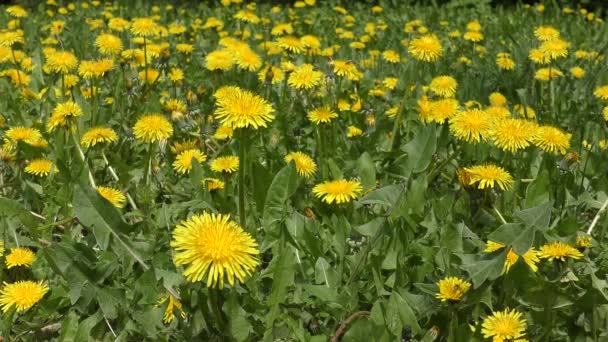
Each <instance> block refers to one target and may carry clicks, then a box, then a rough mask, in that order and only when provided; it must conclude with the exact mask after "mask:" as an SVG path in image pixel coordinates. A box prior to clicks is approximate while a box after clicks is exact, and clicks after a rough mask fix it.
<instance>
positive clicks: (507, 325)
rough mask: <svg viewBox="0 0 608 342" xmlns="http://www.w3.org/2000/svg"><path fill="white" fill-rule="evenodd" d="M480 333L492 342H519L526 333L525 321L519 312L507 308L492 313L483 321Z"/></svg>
mask: <svg viewBox="0 0 608 342" xmlns="http://www.w3.org/2000/svg"><path fill="white" fill-rule="evenodd" d="M481 333H482V334H483V337H485V338H492V341H493V342H504V341H519V338H520V337H524V335H525V333H526V320H525V319H524V318H523V317H522V314H521V313H520V312H517V311H516V310H510V309H508V308H507V309H505V311H497V312H493V313H492V315H491V316H488V317H486V318H485V319H484V320H483V323H482V329H481ZM521 341H524V340H521Z"/></svg>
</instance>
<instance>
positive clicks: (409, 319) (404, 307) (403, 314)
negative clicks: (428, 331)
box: [386, 292, 421, 334]
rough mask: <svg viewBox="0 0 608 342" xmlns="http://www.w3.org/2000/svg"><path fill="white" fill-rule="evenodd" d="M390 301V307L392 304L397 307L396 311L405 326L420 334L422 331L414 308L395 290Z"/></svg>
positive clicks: (387, 311)
mask: <svg viewBox="0 0 608 342" xmlns="http://www.w3.org/2000/svg"><path fill="white" fill-rule="evenodd" d="M388 303H389V304H388V308H391V306H392V307H394V308H396V309H397V310H396V312H397V314H398V316H399V319H400V320H401V324H402V325H403V327H410V328H411V329H412V332H413V333H414V334H418V333H419V332H420V331H421V329H420V325H418V319H417V318H416V314H415V313H414V310H412V307H411V306H410V305H409V304H408V303H407V302H406V301H405V299H403V298H402V297H401V296H400V295H399V294H398V293H397V292H393V294H392V295H391V297H390V299H389V302H388ZM388 308H387V309H386V314H387V316H388V315H389V309H388ZM391 311H392V310H391ZM391 313H392V312H391ZM389 329H390V328H389ZM399 333H400V332H399Z"/></svg>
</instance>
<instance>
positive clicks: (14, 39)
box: [0, 30, 23, 47]
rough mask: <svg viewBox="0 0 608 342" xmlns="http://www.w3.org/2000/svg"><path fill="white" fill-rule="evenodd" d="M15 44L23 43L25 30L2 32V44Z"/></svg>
mask: <svg viewBox="0 0 608 342" xmlns="http://www.w3.org/2000/svg"><path fill="white" fill-rule="evenodd" d="M15 44H23V31H21V30H17V31H5V32H2V33H0V46H4V47H12V46H13V45H15Z"/></svg>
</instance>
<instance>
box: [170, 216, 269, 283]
mask: <svg viewBox="0 0 608 342" xmlns="http://www.w3.org/2000/svg"><path fill="white" fill-rule="evenodd" d="M171 247H173V248H175V250H176V254H175V256H174V258H173V261H174V263H175V265H176V266H186V269H185V270H184V272H183V274H184V276H185V277H186V279H187V280H188V281H191V282H196V281H201V280H202V279H203V278H204V277H206V278H207V280H206V284H207V287H217V288H220V289H221V288H223V287H224V280H225V278H227V279H228V283H229V284H230V286H233V285H234V282H235V278H236V279H238V280H239V281H240V282H241V283H242V282H244V281H245V277H246V276H249V275H250V274H251V273H252V271H253V270H254V269H255V268H256V267H257V266H258V265H259V260H258V258H257V256H258V254H259V251H258V248H257V247H258V244H257V243H256V242H255V240H254V239H253V238H252V237H251V235H249V234H248V233H247V232H245V231H243V229H242V228H241V227H240V226H239V225H238V224H236V223H235V222H234V221H232V220H230V216H229V215H221V214H209V213H207V212H203V213H202V214H201V215H194V216H192V217H190V218H189V219H188V220H185V221H182V222H181V223H180V224H179V225H177V227H175V230H174V231H173V240H172V241H171Z"/></svg>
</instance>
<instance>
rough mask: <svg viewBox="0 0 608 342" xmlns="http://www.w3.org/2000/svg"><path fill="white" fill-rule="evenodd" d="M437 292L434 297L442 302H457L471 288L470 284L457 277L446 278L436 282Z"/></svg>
mask: <svg viewBox="0 0 608 342" xmlns="http://www.w3.org/2000/svg"><path fill="white" fill-rule="evenodd" d="M437 286H438V287H439V292H438V293H437V294H436V295H435V297H437V298H438V299H441V301H442V302H446V301H459V300H461V299H462V297H463V296H464V295H465V294H466V293H467V292H468V291H469V289H470V288H471V283H469V282H468V281H466V280H464V279H460V278H458V277H447V278H443V279H441V280H439V281H438V282H437Z"/></svg>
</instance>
